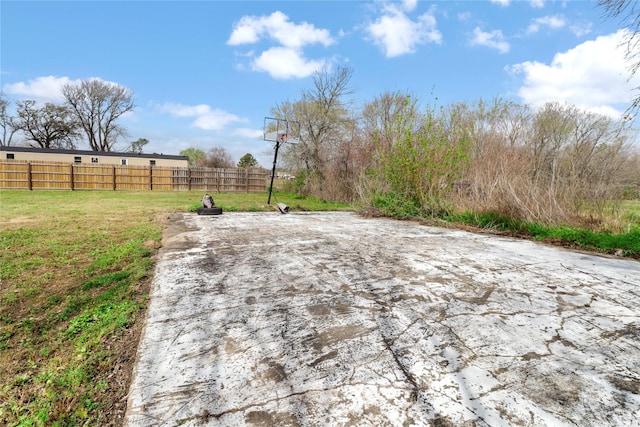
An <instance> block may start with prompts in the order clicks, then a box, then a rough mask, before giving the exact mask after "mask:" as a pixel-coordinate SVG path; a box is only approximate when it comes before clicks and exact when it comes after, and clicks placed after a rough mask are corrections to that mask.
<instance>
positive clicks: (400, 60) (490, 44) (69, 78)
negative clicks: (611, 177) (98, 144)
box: [0, 0, 640, 167]
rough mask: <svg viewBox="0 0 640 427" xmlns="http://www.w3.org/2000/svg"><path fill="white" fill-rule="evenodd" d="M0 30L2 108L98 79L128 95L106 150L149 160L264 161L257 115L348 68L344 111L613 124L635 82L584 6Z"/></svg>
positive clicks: (91, 8) (2, 8)
mask: <svg viewBox="0 0 640 427" xmlns="http://www.w3.org/2000/svg"><path fill="white" fill-rule="evenodd" d="M0 26H1V28H0V89H1V90H2V91H3V92H4V94H5V97H6V98H7V99H8V100H9V101H10V102H11V103H12V104H11V105H12V106H14V107H15V103H16V102H18V101H20V100H26V99H32V100H36V101H38V102H41V103H44V102H53V103H62V102H63V101H64V99H63V97H62V95H61V90H60V89H61V86H62V85H63V84H65V83H70V82H77V81H80V80H83V79H90V78H98V79H101V80H104V81H107V82H113V83H117V84H119V85H122V86H124V87H127V88H129V89H130V90H131V91H132V92H133V99H134V102H135V104H136V108H135V109H134V111H133V112H131V113H128V114H127V115H126V116H123V117H122V118H121V120H120V122H119V123H120V124H121V125H122V126H124V127H125V128H126V129H127V131H128V134H129V135H128V137H127V138H125V139H123V140H122V141H121V142H120V143H119V145H117V146H116V148H118V147H121V148H124V147H125V146H127V145H128V143H130V142H131V141H135V140H137V139H138V138H146V139H148V140H149V144H148V145H147V146H145V148H144V151H145V152H148V153H163V154H178V153H179V152H180V151H181V150H184V149H186V148H189V147H195V148H199V149H202V150H204V151H207V150H208V149H210V148H213V147H223V148H225V149H226V150H227V152H228V153H229V154H230V155H231V157H232V159H233V160H234V162H237V161H238V160H239V159H240V157H241V156H242V155H244V154H246V153H251V154H252V155H253V156H254V157H256V158H257V159H258V161H259V163H260V165H262V166H265V167H269V166H270V163H271V162H272V154H270V153H272V152H273V144H272V143H270V142H266V141H263V126H264V122H265V117H269V116H271V115H272V114H271V109H272V108H273V107H275V106H277V105H278V104H280V103H282V102H285V101H292V102H293V101H296V100H298V99H300V97H301V93H302V91H304V90H310V89H312V87H313V77H314V75H315V73H316V72H318V71H319V70H327V71H328V72H331V70H335V69H336V68H337V67H349V68H350V69H351V70H352V72H353V75H352V78H351V81H350V85H351V88H352V89H353V90H354V94H353V95H352V96H351V98H350V101H351V102H352V106H353V107H352V108H354V110H356V111H357V110H358V109H359V107H360V106H363V105H364V104H366V103H367V102H371V101H373V100H374V99H375V98H376V97H377V96H380V95H382V94H383V93H385V92H396V91H400V92H402V93H410V94H411V95H412V96H414V97H415V98H417V99H418V100H419V101H420V102H421V103H423V105H427V104H432V105H433V104H434V103H437V104H438V105H448V104H452V103H457V102H470V103H472V102H475V101H478V100H479V99H484V100H490V99H493V98H495V97H500V98H503V99H509V100H513V101H516V102H518V103H522V104H527V105H531V106H533V107H537V106H540V105H542V104H544V103H545V102H550V101H559V102H569V103H571V104H574V105H576V106H579V107H581V108H583V109H585V110H587V111H593V112H598V113H601V114H605V115H607V116H610V117H613V118H620V117H621V115H622V114H624V112H625V110H626V108H627V107H628V106H629V103H630V100H631V99H632V97H633V95H634V94H635V92H634V91H633V88H634V87H637V86H640V76H634V77H633V78H631V79H629V77H630V74H629V71H628V64H627V63H626V62H625V60H624V48H623V46H621V45H622V44H623V43H622V42H623V38H624V34H625V31H626V30H624V29H623V25H622V24H621V23H620V21H619V20H617V19H611V18H609V19H606V18H605V17H604V9H603V8H602V7H599V6H597V2H596V0H591V1H587V0H581V1H577V0H576V1H554V0H529V1H524V0H523V1H515V0H483V1H480V0H478V1H421V0H418V1H417V0H406V1H337V0H334V1H330V0H323V1H243V0H236V1H213V0H211V1H206V0H202V1H65V2H62V1H29V0H26V1H25V0H22V1H11V0H3V1H2V2H0ZM16 142H19V141H14V142H13V143H14V145H15V143H16ZM78 148H79V149H89V146H88V145H87V144H81V145H80V146H79V147H78Z"/></svg>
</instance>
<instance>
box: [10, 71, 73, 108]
mask: <svg viewBox="0 0 640 427" xmlns="http://www.w3.org/2000/svg"><path fill="white" fill-rule="evenodd" d="M77 82H79V80H70V79H69V77H55V76H46V77H38V78H36V79H34V80H29V81H28V82H26V83H25V82H18V83H7V84H5V85H4V86H3V87H2V90H3V91H4V92H5V93H7V94H10V95H16V96H19V97H21V98H24V99H33V100H35V101H39V102H51V103H54V104H55V103H63V102H64V101H65V99H64V96H62V86H64V85H65V84H67V83H77Z"/></svg>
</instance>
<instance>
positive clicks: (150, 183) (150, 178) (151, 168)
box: [149, 165, 153, 191]
mask: <svg viewBox="0 0 640 427" xmlns="http://www.w3.org/2000/svg"><path fill="white" fill-rule="evenodd" d="M149 190H151V191H153V166H151V165H149Z"/></svg>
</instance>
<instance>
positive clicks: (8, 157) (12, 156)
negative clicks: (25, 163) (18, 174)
mask: <svg viewBox="0 0 640 427" xmlns="http://www.w3.org/2000/svg"><path fill="white" fill-rule="evenodd" d="M15 158H16V156H15V154H13V153H7V160H14V159H15Z"/></svg>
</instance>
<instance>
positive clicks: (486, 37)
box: [470, 27, 511, 53]
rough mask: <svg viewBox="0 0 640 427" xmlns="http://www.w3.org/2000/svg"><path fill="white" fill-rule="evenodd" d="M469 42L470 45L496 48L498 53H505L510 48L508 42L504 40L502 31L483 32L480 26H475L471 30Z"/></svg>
mask: <svg viewBox="0 0 640 427" xmlns="http://www.w3.org/2000/svg"><path fill="white" fill-rule="evenodd" d="M470 44H471V46H486V47H489V48H491V49H496V50H497V51H498V52H500V53H507V52H509V49H510V48H511V46H510V45H509V42H507V41H505V40H504V36H503V35H502V31H500V30H493V31H490V32H485V31H482V30H481V29H480V27H476V28H475V29H474V30H473V38H472V39H471V41H470Z"/></svg>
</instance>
